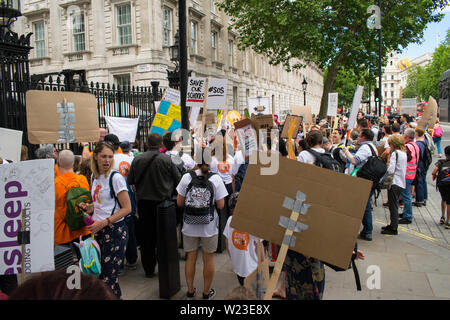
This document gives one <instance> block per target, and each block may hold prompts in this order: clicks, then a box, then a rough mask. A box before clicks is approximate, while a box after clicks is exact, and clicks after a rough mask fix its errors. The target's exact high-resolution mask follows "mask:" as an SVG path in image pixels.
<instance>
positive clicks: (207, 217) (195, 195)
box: [184, 171, 215, 224]
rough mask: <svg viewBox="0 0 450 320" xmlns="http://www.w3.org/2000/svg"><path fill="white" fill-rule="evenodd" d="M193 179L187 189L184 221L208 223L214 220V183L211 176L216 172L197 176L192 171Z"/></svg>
mask: <svg viewBox="0 0 450 320" xmlns="http://www.w3.org/2000/svg"><path fill="white" fill-rule="evenodd" d="M189 174H190V175H191V178H192V181H191V182H190V183H189V185H188V187H187V189H186V197H185V211H184V223H187V224H208V223H210V222H211V221H213V220H214V208H215V205H214V185H213V184H212V182H211V181H209V178H211V176H213V175H214V173H211V172H209V173H208V174H207V175H204V176H197V174H196V173H195V172H194V171H190V172H189Z"/></svg>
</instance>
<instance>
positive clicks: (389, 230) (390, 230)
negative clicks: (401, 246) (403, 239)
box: [381, 226, 398, 235]
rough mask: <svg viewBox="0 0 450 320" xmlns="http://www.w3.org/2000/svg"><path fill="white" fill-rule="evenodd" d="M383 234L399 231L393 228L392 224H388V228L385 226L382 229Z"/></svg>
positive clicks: (392, 233)
mask: <svg viewBox="0 0 450 320" xmlns="http://www.w3.org/2000/svg"><path fill="white" fill-rule="evenodd" d="M381 233H382V234H390V235H397V234H398V231H397V230H394V229H392V228H391V226H388V228H385V229H383V230H382V231H381Z"/></svg>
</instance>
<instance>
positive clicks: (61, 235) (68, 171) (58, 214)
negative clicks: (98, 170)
mask: <svg viewBox="0 0 450 320" xmlns="http://www.w3.org/2000/svg"><path fill="white" fill-rule="evenodd" d="M74 161H75V156H74V154H73V152H72V151H70V150H62V151H61V152H60V153H59V157H58V166H59V171H60V175H59V176H57V177H55V245H60V244H67V243H69V244H70V245H71V247H72V250H73V251H74V252H75V253H76V255H77V259H80V254H79V250H78V249H77V248H76V247H75V246H74V245H73V244H72V241H74V240H77V239H78V238H79V237H80V236H82V237H84V236H88V235H89V234H90V231H89V230H88V229H87V228H86V227H82V228H81V229H79V230H75V231H71V230H70V229H69V226H68V225H67V223H66V221H65V220H66V210H67V192H68V191H69V189H71V188H74V187H82V188H85V189H87V190H89V183H88V181H87V179H86V178H85V177H84V176H82V175H78V174H76V173H74V172H73V163H74Z"/></svg>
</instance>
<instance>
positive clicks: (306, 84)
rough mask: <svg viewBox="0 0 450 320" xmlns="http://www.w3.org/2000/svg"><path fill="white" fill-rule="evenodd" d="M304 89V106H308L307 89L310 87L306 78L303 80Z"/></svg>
mask: <svg viewBox="0 0 450 320" xmlns="http://www.w3.org/2000/svg"><path fill="white" fill-rule="evenodd" d="M302 87H303V105H304V106H306V88H307V87H308V82H307V81H306V78H303V82H302Z"/></svg>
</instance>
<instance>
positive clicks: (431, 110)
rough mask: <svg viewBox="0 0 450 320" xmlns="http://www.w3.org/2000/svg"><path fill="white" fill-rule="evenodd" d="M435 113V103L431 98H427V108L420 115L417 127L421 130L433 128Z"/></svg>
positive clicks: (436, 110) (436, 108)
mask: <svg viewBox="0 0 450 320" xmlns="http://www.w3.org/2000/svg"><path fill="white" fill-rule="evenodd" d="M437 112H438V105H437V102H436V100H435V99H434V98H433V97H432V96H430V97H429V98H428V104H427V107H426V108H425V110H424V112H423V114H422V118H420V120H419V122H418V123H417V127H420V128H422V129H428V128H433V127H434V125H435V124H436V119H437Z"/></svg>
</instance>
